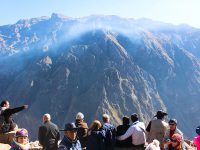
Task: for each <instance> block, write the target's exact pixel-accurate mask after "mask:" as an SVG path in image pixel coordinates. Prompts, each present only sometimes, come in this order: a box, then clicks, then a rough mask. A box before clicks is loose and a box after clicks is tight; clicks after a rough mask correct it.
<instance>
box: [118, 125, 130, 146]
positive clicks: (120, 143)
mask: <svg viewBox="0 0 200 150" xmlns="http://www.w3.org/2000/svg"><path fill="white" fill-rule="evenodd" d="M129 127H130V125H119V126H118V127H117V132H116V136H121V135H124V134H125V133H126V131H127V130H128V128H129ZM116 146H117V147H131V146H132V137H131V136H130V137H129V138H127V139H126V140H123V141H118V140H117V141H116Z"/></svg>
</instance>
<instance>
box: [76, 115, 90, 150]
mask: <svg viewBox="0 0 200 150" xmlns="http://www.w3.org/2000/svg"><path fill="white" fill-rule="evenodd" d="M75 125H76V126H77V127H78V130H77V137H78V139H79V141H80V143H81V147H82V149H83V150H85V149H86V143H87V132H88V125H87V123H86V122H84V115H83V113H81V112H79V113H77V115H76V122H75Z"/></svg>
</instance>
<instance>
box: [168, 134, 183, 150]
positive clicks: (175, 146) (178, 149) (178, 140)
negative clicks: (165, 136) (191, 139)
mask: <svg viewBox="0 0 200 150" xmlns="http://www.w3.org/2000/svg"><path fill="white" fill-rule="evenodd" d="M182 143H183V142H182V135H180V134H177V133H175V134H173V135H172V139H171V140H170V142H169V145H168V148H167V149H166V150H185V146H183V144H182Z"/></svg>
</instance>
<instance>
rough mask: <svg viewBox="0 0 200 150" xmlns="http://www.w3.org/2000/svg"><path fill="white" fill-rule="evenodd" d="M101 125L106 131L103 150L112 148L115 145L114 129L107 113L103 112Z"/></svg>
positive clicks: (111, 149)
mask: <svg viewBox="0 0 200 150" xmlns="http://www.w3.org/2000/svg"><path fill="white" fill-rule="evenodd" d="M102 119H103V126H102V129H103V130H104V131H105V133H106V137H105V145H106V146H105V150H113V149H114V146H115V138H116V129H115V127H114V126H113V125H112V124H110V116H109V115H108V114H103V116H102Z"/></svg>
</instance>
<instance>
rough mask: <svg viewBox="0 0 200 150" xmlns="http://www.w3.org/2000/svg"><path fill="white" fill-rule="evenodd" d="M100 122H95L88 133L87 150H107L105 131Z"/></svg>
mask: <svg viewBox="0 0 200 150" xmlns="http://www.w3.org/2000/svg"><path fill="white" fill-rule="evenodd" d="M101 126H102V125H101V123H100V121H99V120H94V121H93V122H92V125H91V127H90V128H89V132H88V141H87V147H86V149H87V150H105V142H104V139H105V131H104V130H102V129H101Z"/></svg>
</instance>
